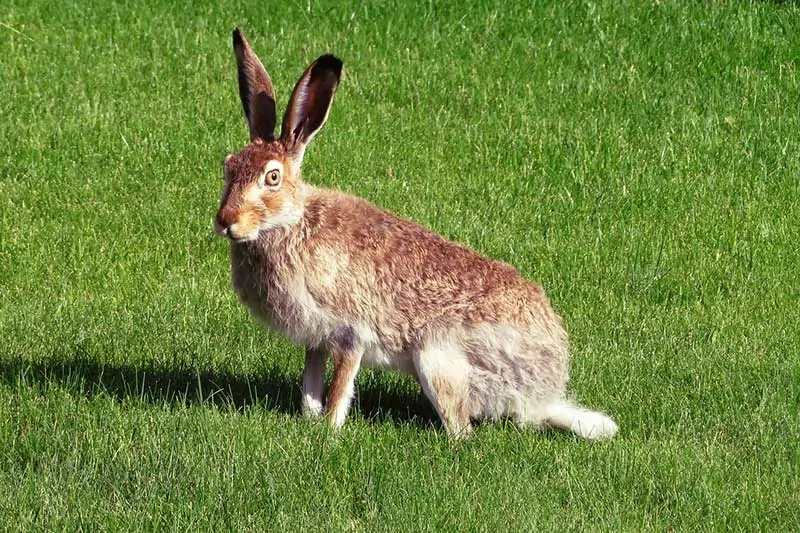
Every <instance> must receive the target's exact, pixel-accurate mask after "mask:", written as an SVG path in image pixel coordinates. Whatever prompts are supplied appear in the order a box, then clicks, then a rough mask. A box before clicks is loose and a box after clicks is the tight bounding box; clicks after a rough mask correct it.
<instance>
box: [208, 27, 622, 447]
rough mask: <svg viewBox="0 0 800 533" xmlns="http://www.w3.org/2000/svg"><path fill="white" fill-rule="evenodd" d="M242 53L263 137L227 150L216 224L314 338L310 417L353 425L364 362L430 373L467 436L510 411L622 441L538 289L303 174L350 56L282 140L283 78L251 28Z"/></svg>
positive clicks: (257, 288) (276, 320)
mask: <svg viewBox="0 0 800 533" xmlns="http://www.w3.org/2000/svg"><path fill="white" fill-rule="evenodd" d="M233 48H234V51H235V53H236V60H237V64H238V74H239V95H240V97H241V101H242V106H243V107H244V115H245V117H246V119H247V123H248V125H249V127H250V143H249V144H248V145H247V146H245V147H244V149H242V150H241V151H240V152H239V153H236V154H231V155H229V156H228V157H227V158H226V159H225V163H224V170H225V185H224V188H223V191H222V199H221V202H220V208H219V211H218V212H217V216H216V221H215V226H216V231H217V233H218V234H219V235H222V236H224V237H226V238H228V239H229V240H230V260H231V277H232V281H233V288H234V289H235V291H236V293H237V294H238V296H239V298H240V299H241V301H242V303H244V305H245V306H247V308H248V309H249V310H250V311H251V312H252V313H253V314H254V315H255V316H256V317H257V318H258V319H259V320H261V321H263V322H264V323H266V324H267V325H268V326H270V327H272V328H274V329H275V330H277V331H279V332H280V333H282V334H284V335H286V336H288V337H289V338H291V339H292V340H294V341H295V342H297V343H299V344H301V345H303V346H305V348H306V356H305V369H304V371H303V377H302V404H303V411H304V412H305V413H306V414H309V415H321V414H322V413H323V412H325V413H326V415H327V417H328V420H329V422H330V424H331V425H332V426H334V427H339V426H341V425H342V424H343V423H344V420H345V417H346V416H347V412H348V410H349V408H350V401H351V399H352V397H353V387H354V380H355V377H356V374H357V373H358V370H359V368H360V367H361V366H362V365H365V366H368V367H374V368H383V369H393V370H400V371H403V372H407V373H409V374H411V375H412V376H415V377H416V378H417V379H418V380H419V383H420V385H421V387H422V390H423V391H424V392H425V394H426V395H427V397H428V398H429V399H430V401H431V403H432V404H433V406H434V407H435V409H436V412H437V413H438V414H439V417H440V418H441V420H442V423H443V424H444V427H445V428H446V430H447V432H448V433H449V434H450V435H451V436H454V437H462V436H465V435H467V434H469V432H470V431H471V429H472V425H471V421H472V420H473V419H482V418H492V419H496V418H504V417H510V418H512V419H514V420H516V421H517V422H518V423H521V424H527V425H533V426H540V425H548V426H554V427H558V428H563V429H566V430H570V431H572V432H574V433H576V434H577V435H580V436H581V437H585V438H589V439H600V438H608V437H612V436H613V435H614V434H615V433H616V431H617V426H616V424H615V423H614V422H613V421H612V420H611V419H610V418H608V417H606V416H605V415H602V414H600V413H597V412H593V411H587V410H584V409H582V408H580V407H577V406H575V405H574V404H572V403H570V402H569V400H567V398H566V385H567V380H568V366H569V354H568V350H567V335H566V332H565V331H564V329H563V327H562V325H561V319H560V317H559V316H558V315H557V314H556V313H555V312H554V311H553V309H552V308H551V307H550V303H549V302H548V300H547V298H546V297H545V295H544V293H543V292H542V289H541V288H540V287H539V286H538V285H535V284H533V283H531V282H529V281H526V280H525V279H523V278H522V277H521V276H520V275H519V274H518V273H517V271H516V270H515V269H514V268H513V267H511V266H510V265H508V264H506V263H503V262H500V261H494V260H490V259H487V258H485V257H482V256H480V255H478V254H477V253H476V252H474V251H473V250H471V249H470V248H468V247H466V246H464V245H461V244H457V243H453V242H449V241H447V240H446V239H444V238H442V237H440V236H439V235H436V234H435V233H432V232H430V231H428V230H427V229H425V228H423V227H421V226H419V225H417V224H415V223H413V222H409V221H407V220H403V219H400V218H398V217H396V216H395V215H393V214H392V213H390V212H388V211H384V210H382V209H378V208H376V207H375V206H373V205H372V204H370V203H369V202H367V201H365V200H362V199H360V198H356V197H353V196H348V195H346V194H343V193H340V192H336V191H331V190H325V189H321V188H317V187H314V186H312V185H309V184H308V183H306V182H305V181H303V178H302V177H301V173H300V167H301V164H302V161H303V154H304V152H305V149H306V146H307V145H308V143H309V142H310V141H311V139H312V138H313V137H314V135H315V134H316V133H317V131H319V129H320V128H321V127H322V125H323V124H324V123H325V121H326V119H327V118H328V111H329V109H330V107H331V103H332V102H333V97H334V94H335V93H336V88H337V85H338V83H339V76H340V74H341V70H342V62H341V61H340V60H339V59H337V58H336V57H334V56H332V55H324V56H322V57H320V58H319V59H317V60H316V61H314V62H313V63H312V64H311V66H309V67H308V69H307V70H306V71H305V72H304V73H303V75H302V76H301V77H300V80H299V81H298V82H297V85H296V86H295V88H294V92H293V93H292V96H291V99H290V100H289V105H288V108H287V110H286V113H285V114H284V116H283V123H282V125H281V132H280V136H277V137H276V136H275V133H274V129H275V125H276V113H275V95H274V92H273V88H272V82H271V81H270V78H269V75H268V74H267V72H266V70H264V67H263V65H262V64H261V61H260V60H259V59H258V57H257V56H256V55H255V53H254V52H253V50H252V49H251V48H250V45H249V44H248V42H247V40H246V39H245V38H244V35H242V33H241V32H240V31H239V30H238V29H236V30H235V31H234V32H233ZM328 357H330V358H331V359H333V379H332V382H331V384H330V387H329V392H328V399H327V405H326V408H323V391H324V388H325V383H324V378H325V367H326V361H327V358H328Z"/></svg>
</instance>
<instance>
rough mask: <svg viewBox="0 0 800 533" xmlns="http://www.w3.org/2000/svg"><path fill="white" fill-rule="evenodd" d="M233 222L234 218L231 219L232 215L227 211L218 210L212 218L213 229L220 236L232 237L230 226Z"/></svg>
mask: <svg viewBox="0 0 800 533" xmlns="http://www.w3.org/2000/svg"><path fill="white" fill-rule="evenodd" d="M234 223H235V220H233V217H231V216H230V215H229V213H225V212H223V211H222V210H220V212H219V213H217V216H216V218H215V219H214V231H216V232H217V235H219V236H220V237H225V238H228V239H233V235H231V226H233V225H234Z"/></svg>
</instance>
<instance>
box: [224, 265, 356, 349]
mask: <svg viewBox="0 0 800 533" xmlns="http://www.w3.org/2000/svg"><path fill="white" fill-rule="evenodd" d="M231 277H232V282H233V288H234V290H235V291H236V293H237V294H238V296H239V299H240V300H241V302H242V303H243V304H244V305H245V306H246V307H247V308H248V309H249V310H250V312H251V313H252V314H253V315H255V317H256V318H258V319H259V320H260V321H261V322H264V323H265V324H266V325H268V326H269V327H271V328H272V329H275V330H276V331H278V332H280V333H282V334H283V335H286V336H287V337H289V338H290V339H292V340H293V341H295V342H297V343H299V344H303V345H306V346H318V345H319V344H321V343H322V342H323V341H324V340H325V339H327V338H328V337H329V336H330V334H331V333H332V332H333V331H334V330H335V329H336V326H337V325H338V324H339V323H340V322H341V321H340V320H339V319H337V317H336V316H334V314H333V313H332V312H331V310H329V309H326V308H325V307H324V306H321V305H320V304H319V302H317V301H316V300H315V299H314V297H313V296H312V294H311V293H310V292H309V290H308V287H307V285H306V282H305V277H304V276H303V275H302V274H301V273H298V272H294V271H292V270H290V269H285V268H284V269H273V268H270V267H269V265H265V264H263V263H261V264H253V263H249V264H242V263H241V262H239V263H237V262H236V261H232V263H231Z"/></svg>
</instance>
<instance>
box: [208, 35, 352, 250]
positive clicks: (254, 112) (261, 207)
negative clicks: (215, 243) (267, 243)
mask: <svg viewBox="0 0 800 533" xmlns="http://www.w3.org/2000/svg"><path fill="white" fill-rule="evenodd" d="M233 49H234V51H235V52H236V63H237V65H238V68H239V96H240V97H241V99H242V107H243V108H244V116H245V118H246V119H247V124H248V125H249V126H250V143H249V144H248V145H247V146H245V147H244V149H243V150H241V151H240V152H239V153H236V154H231V155H229V156H228V157H226V158H225V164H224V167H225V186H224V188H223V190H222V200H221V202H220V206H219V211H217V217H216V221H215V227H216V231H217V233H218V234H220V235H222V236H223V237H228V238H230V239H231V240H233V241H237V242H242V241H249V240H254V239H256V238H257V237H258V235H259V233H260V232H261V231H267V230H270V229H273V228H278V227H282V226H287V225H290V224H293V223H295V222H297V221H298V220H300V218H301V217H302V215H303V187H302V178H301V176H300V165H301V163H302V161H303V153H304V152H305V148H306V145H307V144H308V142H309V141H310V140H311V139H312V138H313V137H314V135H315V134H316V133H317V131H319V129H320V128H321V127H322V125H323V124H324V123H325V120H326V119H327V118H328V111H329V110H330V107H331V103H332V102H333V96H334V94H335V93H336V87H337V85H338V84H339V76H340V74H341V72H342V62H341V61H340V60H339V59H337V58H335V57H334V56H332V55H324V56H322V57H320V58H318V59H317V60H316V61H314V62H313V63H312V64H311V65H310V66H309V67H308V69H306V71H305V72H304V73H303V75H302V76H301V77H300V80H299V81H298V82H297V85H296V86H295V88H294V91H293V92H292V97H291V99H290V100H289V106H288V107H287V108H286V113H285V114H284V116H283V124H282V126H281V134H280V136H279V137H276V136H275V124H276V116H275V92H274V91H273V89H272V81H271V80H270V78H269V74H267V71H266V70H264V66H263V65H262V64H261V61H260V60H259V59H258V57H257V56H256V55H255V53H254V52H253V50H252V49H251V48H250V45H249V44H248V42H247V40H246V39H245V38H244V35H242V33H241V32H240V31H239V29H236V30H234V32H233Z"/></svg>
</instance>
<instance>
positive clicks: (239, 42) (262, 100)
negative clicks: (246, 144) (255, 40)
mask: <svg viewBox="0 0 800 533" xmlns="http://www.w3.org/2000/svg"><path fill="white" fill-rule="evenodd" d="M233 51H234V52H235V53H236V65H237V67H238V69H239V97H240V98H241V99H242V108H244V116H245V118H246V119H247V124H248V125H249V126H250V140H251V141H252V140H253V139H255V138H256V137H260V138H262V139H264V140H267V141H271V140H272V139H274V138H275V121H276V118H275V91H274V90H273V89H272V80H270V79H269V74H267V71H266V70H264V65H262V64H261V61H260V60H259V59H258V56H256V54H255V53H254V52H253V49H252V48H250V44H249V43H248V42H247V39H245V38H244V35H243V34H242V32H241V31H240V30H239V28H236V29H235V30H233Z"/></svg>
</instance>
